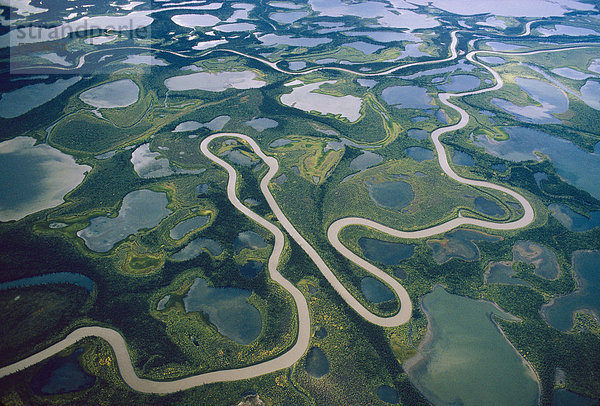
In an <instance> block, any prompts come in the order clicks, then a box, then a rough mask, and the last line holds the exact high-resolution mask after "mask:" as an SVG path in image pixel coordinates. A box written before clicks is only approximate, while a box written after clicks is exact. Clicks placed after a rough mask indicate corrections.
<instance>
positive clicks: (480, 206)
mask: <svg viewBox="0 0 600 406" xmlns="http://www.w3.org/2000/svg"><path fill="white" fill-rule="evenodd" d="M474 203H475V209H476V210H477V211H479V212H481V213H483V214H486V215H488V216H503V215H505V214H506V211H504V209H503V208H502V207H500V206H498V204H497V203H496V202H495V201H493V200H489V199H486V198H485V197H482V196H478V197H476V198H475V200H474Z"/></svg>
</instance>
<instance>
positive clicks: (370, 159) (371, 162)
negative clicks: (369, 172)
mask: <svg viewBox="0 0 600 406" xmlns="http://www.w3.org/2000/svg"><path fill="white" fill-rule="evenodd" d="M381 161H383V157H382V156H381V155H378V154H376V153H374V152H371V151H363V153H362V154H361V155H359V156H357V157H356V158H354V159H353V160H352V161H350V169H351V170H352V171H364V170H365V169H368V168H370V167H372V166H375V165H377V164H378V163H380V162H381Z"/></svg>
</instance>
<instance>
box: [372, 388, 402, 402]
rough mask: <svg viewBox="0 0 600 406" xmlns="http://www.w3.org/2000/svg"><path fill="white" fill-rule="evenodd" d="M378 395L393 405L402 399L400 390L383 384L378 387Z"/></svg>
mask: <svg viewBox="0 0 600 406" xmlns="http://www.w3.org/2000/svg"><path fill="white" fill-rule="evenodd" d="M377 396H378V397H379V399H381V400H383V401H384V402H385V403H389V404H391V405H395V404H397V403H398V402H399V401H400V397H399V396H398V391H397V390H396V389H394V388H392V387H391V386H388V385H381V386H380V387H378V388H377Z"/></svg>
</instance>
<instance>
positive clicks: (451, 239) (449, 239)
mask: <svg viewBox="0 0 600 406" xmlns="http://www.w3.org/2000/svg"><path fill="white" fill-rule="evenodd" d="M501 239H502V237H498V236H495V235H489V234H485V233H482V232H480V231H475V230H466V229H456V230H452V231H450V232H448V233H446V234H445V235H444V239H442V240H429V241H427V245H429V247H430V248H431V249H432V251H433V259H435V262H437V263H438V264H443V263H444V262H446V261H449V260H450V259H452V258H459V259H462V260H465V261H475V260H477V259H479V248H478V247H477V245H476V244H475V242H476V241H485V242H495V241H500V240H501Z"/></svg>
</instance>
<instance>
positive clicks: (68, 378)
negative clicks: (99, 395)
mask: <svg viewBox="0 0 600 406" xmlns="http://www.w3.org/2000/svg"><path fill="white" fill-rule="evenodd" d="M82 352H83V349H82V348H79V349H77V350H75V351H73V353H72V354H71V355H68V356H66V357H60V356H59V357H54V358H52V359H51V360H50V361H48V362H47V363H46V364H44V365H43V366H42V367H41V368H40V370H39V371H38V373H37V374H35V375H34V376H33V378H32V379H31V389H32V391H33V392H34V393H37V394H40V395H58V394H61V393H71V392H77V391H80V390H83V389H87V388H91V387H92V386H94V383H96V377H94V376H91V375H88V374H87V373H86V372H85V371H84V370H83V368H81V365H79V361H78V359H77V358H78V357H79V356H80V355H81V353H82Z"/></svg>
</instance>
